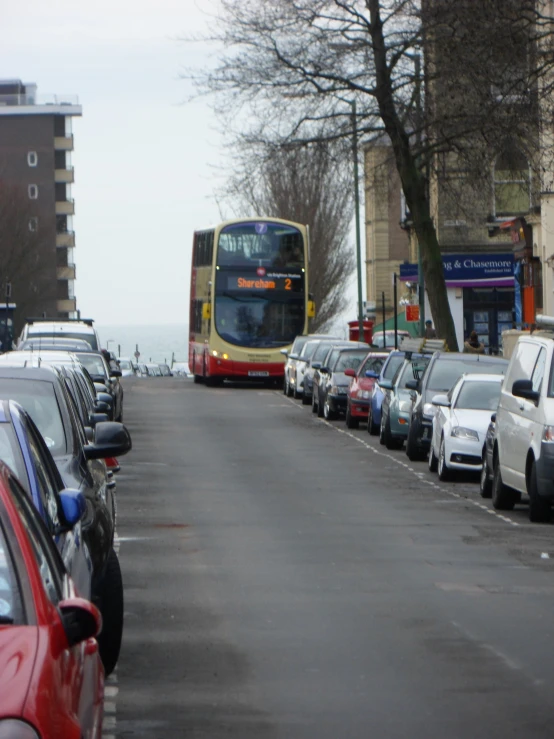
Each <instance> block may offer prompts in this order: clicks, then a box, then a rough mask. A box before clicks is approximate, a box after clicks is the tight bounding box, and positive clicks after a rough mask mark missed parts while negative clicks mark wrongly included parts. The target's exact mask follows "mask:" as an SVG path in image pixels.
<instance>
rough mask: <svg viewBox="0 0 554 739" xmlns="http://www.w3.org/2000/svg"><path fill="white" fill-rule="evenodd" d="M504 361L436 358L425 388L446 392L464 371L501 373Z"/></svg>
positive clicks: (486, 373) (488, 373) (503, 368)
mask: <svg viewBox="0 0 554 739" xmlns="http://www.w3.org/2000/svg"><path fill="white" fill-rule="evenodd" d="M506 366H507V364H506V362H505V361H504V362H502V363H501V362H499V363H498V364H496V363H494V362H478V361H471V360H463V359H446V358H445V359H443V360H442V361H441V359H438V360H437V361H436V362H435V363H434V365H433V367H432V368H431V375H430V377H429V381H428V382H427V389H428V390H431V391H434V392H437V393H438V392H442V393H447V392H449V390H450V389H451V388H452V387H453V385H454V383H455V382H456V380H457V379H458V377H460V375H463V374H464V373H465V372H471V373H472V374H480V375H496V374H498V375H501V374H504V372H505V371H506Z"/></svg>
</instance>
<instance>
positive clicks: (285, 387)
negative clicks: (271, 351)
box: [283, 375, 289, 395]
mask: <svg viewBox="0 0 554 739" xmlns="http://www.w3.org/2000/svg"><path fill="white" fill-rule="evenodd" d="M288 394H289V390H288V382H287V376H286V375H284V376H283V395H288Z"/></svg>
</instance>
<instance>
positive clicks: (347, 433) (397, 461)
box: [285, 398, 549, 559]
mask: <svg viewBox="0 0 554 739" xmlns="http://www.w3.org/2000/svg"><path fill="white" fill-rule="evenodd" d="M285 399H286V400H288V402H289V403H292V405H294V407H295V408H298V409H299V410H303V406H300V405H298V404H297V403H295V402H294V400H292V398H285ZM317 420H318V421H320V422H322V423H324V424H325V425H326V426H329V428H332V429H333V430H334V431H336V432H337V433H338V434H344V435H345V436H349V437H350V438H351V439H354V441H356V442H357V443H358V444H361V445H362V446H364V447H365V448H366V449H369V450H370V452H372V453H373V454H376V455H377V456H378V457H384V458H385V459H390V460H391V462H394V464H397V465H400V466H401V467H404V469H406V470H407V471H408V472H411V473H412V474H413V475H414V476H415V477H416V478H417V479H418V480H419V481H420V482H426V483H427V484H428V485H431V486H432V487H434V488H436V489H437V490H440V491H441V493H444V494H445V495H450V497H452V498H458V499H462V498H463V496H462V495H460V493H455V492H454V491H453V490H448V488H445V487H443V486H442V485H437V483H436V482H433V481H432V480H424V479H422V475H424V474H425V472H420V471H418V470H415V469H414V468H413V467H410V464H409V463H408V462H403V461H402V460H401V459H398V458H397V457H393V456H392V454H387V453H386V452H381V451H379V450H378V449H375V447H373V446H372V445H371V444H368V443H367V442H366V441H363V439H360V438H359V437H357V436H354V434H353V433H351V432H350V431H345V430H344V429H339V428H337V427H336V426H333V424H332V423H329V421H326V420H325V419H324V418H318V419H317ZM464 500H465V501H466V502H467V503H469V504H470V505H472V506H475V508H480V509H481V510H482V511H486V512H487V513H488V514H489V515H491V516H494V517H495V518H498V519H499V520H500V521H503V522H504V523H507V524H509V525H510V526H519V525H520V524H519V523H518V522H517V521H513V520H512V519H511V518H509V517H508V516H503V515H502V514H500V513H497V512H496V511H495V510H494V509H493V508H487V506H485V505H483V504H482V503H479V501H477V500H472V499H471V498H464ZM541 558H542V559H549V557H548V556H547V557H542V555H541Z"/></svg>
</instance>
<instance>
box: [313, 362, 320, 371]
mask: <svg viewBox="0 0 554 739" xmlns="http://www.w3.org/2000/svg"><path fill="white" fill-rule="evenodd" d="M312 369H315V370H318V369H321V362H312Z"/></svg>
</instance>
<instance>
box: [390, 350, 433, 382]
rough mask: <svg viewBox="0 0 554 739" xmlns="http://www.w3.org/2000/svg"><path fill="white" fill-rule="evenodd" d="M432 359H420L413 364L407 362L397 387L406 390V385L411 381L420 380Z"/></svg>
mask: <svg viewBox="0 0 554 739" xmlns="http://www.w3.org/2000/svg"><path fill="white" fill-rule="evenodd" d="M430 359H431V357H429V358H427V357H418V359H414V360H413V361H412V362H406V364H405V365H404V367H403V369H402V370H401V372H400V377H399V379H398V383H397V387H398V388H400V389H402V390H405V389H406V383H407V382H408V381H409V380H419V379H420V377H421V376H422V375H423V372H424V371H425V367H427V365H428V364H429V360H430Z"/></svg>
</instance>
